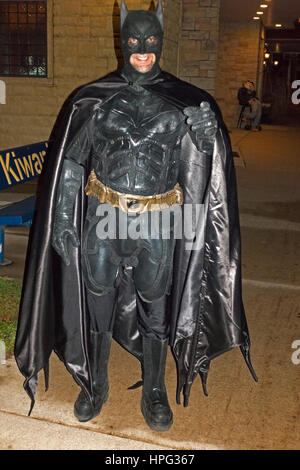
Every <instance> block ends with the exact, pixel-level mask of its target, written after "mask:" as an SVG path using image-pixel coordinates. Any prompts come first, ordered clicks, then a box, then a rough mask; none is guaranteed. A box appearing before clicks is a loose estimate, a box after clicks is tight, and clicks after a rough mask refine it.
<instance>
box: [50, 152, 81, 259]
mask: <svg viewBox="0 0 300 470" xmlns="http://www.w3.org/2000/svg"><path fill="white" fill-rule="evenodd" d="M82 175H83V168H82V167H81V166H80V165H78V164H77V163H75V162H73V161H70V160H65V161H64V163H63V168H62V172H61V177H60V181H59V187H58V194H57V203H56V209H55V216H54V224H53V231H52V246H53V248H54V249H55V251H56V252H57V253H58V255H59V256H60V257H61V258H62V260H63V262H64V263H65V264H66V265H67V266H69V265H70V256H69V252H68V238H70V240H71V242H72V245H73V246H74V247H78V246H79V238H78V234H77V231H76V228H75V226H74V224H73V211H74V203H75V199H76V196H77V193H78V190H79V188H80V186H81V178H82Z"/></svg>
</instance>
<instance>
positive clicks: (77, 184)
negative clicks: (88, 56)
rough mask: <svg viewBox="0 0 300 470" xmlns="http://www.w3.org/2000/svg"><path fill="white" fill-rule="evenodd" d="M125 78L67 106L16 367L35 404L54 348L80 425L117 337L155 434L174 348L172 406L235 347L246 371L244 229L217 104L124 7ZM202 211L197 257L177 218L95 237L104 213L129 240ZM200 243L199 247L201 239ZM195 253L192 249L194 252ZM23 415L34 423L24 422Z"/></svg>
mask: <svg viewBox="0 0 300 470" xmlns="http://www.w3.org/2000/svg"><path fill="white" fill-rule="evenodd" d="M121 40H122V50H123V55H124V67H123V69H122V70H121V71H120V72H119V71H118V72H113V73H111V74H109V75H108V76H106V77H104V78H103V79H100V80H98V81H95V82H93V83H91V84H88V85H86V86H84V87H82V88H81V89H80V90H79V91H77V92H76V94H75V96H73V98H72V101H71V103H70V105H69V108H68V111H67V112H66V113H65V114H64V117H63V121H62V122H60V124H59V126H58V134H59V135H57V136H56V139H55V142H54V143H53V144H52V148H51V151H50V152H49V154H48V159H47V165H46V166H45V168H44V171H43V174H42V177H41V181H40V188H41V190H40V192H39V196H38V198H37V206H36V214H35V218H34V222H33V226H32V230H31V235H30V239H29V246H28V252H27V260H26V267H25V275H24V283H23V292H22V299H21V305H20V315H19V324H18V330H17V337H16V343H15V357H16V361H17V364H18V366H19V369H20V371H21V372H22V374H23V375H24V376H25V379H26V380H25V382H24V388H25V390H26V391H27V393H28V394H29V396H30V397H31V400H32V405H31V410H32V407H33V405H34V397H35V392H36V387H37V376H38V372H39V371H40V370H41V369H44V372H45V378H46V386H47V384H48V362H49V357H50V355H51V352H52V350H54V351H55V352H56V353H57V354H58V356H59V357H60V359H61V360H62V361H63V362H64V363H65V365H66V367H67V369H68V371H69V372H70V373H71V374H72V375H73V377H74V379H75V380H76V382H77V383H78V384H79V385H80V386H81V389H82V391H81V392H80V394H79V396H78V398H77V400H76V402H75V406H74V413H75V416H76V417H77V418H78V419H79V420H80V421H88V420H90V419H92V418H93V417H94V416H96V415H97V414H99V413H100V411H101V408H102V406H103V404H104V403H105V401H106V400H107V398H108V391H109V382H108V373H107V366H108V360H109V353H110V346H111V341H112V338H114V339H115V340H116V341H118V342H119V343H120V344H121V345H122V346H123V347H124V348H125V349H126V350H127V351H129V352H131V353H132V354H133V355H135V356H136V357H137V359H139V361H140V363H141V366H142V376H143V377H142V378H143V381H142V384H143V391H142V400H141V410H142V413H143V415H144V418H145V420H146V423H147V424H148V425H149V426H150V428H151V429H153V430H157V431H165V430H167V429H169V428H170V427H171V425H172V422H173V413H172V410H171V409H170V406H169V402H168V397H167V392H166V387H165V381H164V373H165V362H166V355H167V349H168V345H169V344H170V346H171V348H172V352H173V354H174V357H175V360H176V364H177V372H178V386H177V402H178V403H180V395H181V393H182V392H183V395H184V405H185V406H187V405H188V399H189V394H190V388H191V385H192V383H193V381H194V379H195V378H196V376H197V375H198V374H200V377H201V380H202V385H203V390H204V393H205V394H207V391H206V379H207V374H208V369H209V365H210V362H211V360H212V359H213V358H214V357H216V356H217V355H219V354H221V353H223V352H225V351H228V350H230V349H232V348H233V347H236V346H239V347H240V348H241V351H242V353H243V355H244V358H245V360H246V362H247V364H248V366H249V368H250V371H251V373H252V375H253V377H254V378H255V379H256V376H255V373H254V371H253V369H252V366H251V362H250V356H249V349H250V340H249V334H248V328H247V322H246V318H245V313H244V308H243V302H242V295H241V261H240V229H239V218H238V206H237V196H236V180H235V171H234V166H233V160H232V152H231V147H230V140H229V137H228V134H227V130H226V127H225V125H224V123H223V120H222V116H221V113H220V111H219V109H218V106H217V105H216V103H215V101H214V100H213V98H212V97H211V96H210V95H209V94H208V93H206V92H204V91H203V90H201V89H199V88H196V87H194V86H193V85H191V84H188V83H185V82H183V81H181V80H179V79H177V78H176V77H174V76H172V75H170V74H168V73H166V72H163V71H161V69H160V67H159V59H160V55H161V50H162V42H163V11H162V5H161V1H159V3H158V6H157V9H156V11H155V12H150V11H131V12H129V11H128V10H127V7H126V5H125V2H124V0H123V1H122V6H121ZM197 205H198V206H199V205H201V207H202V210H201V211H200V215H199V214H198V216H197V217H196V219H195V220H196V222H195V234H194V235H195V237H194V239H197V240H199V239H200V240H201V242H200V243H199V242H198V246H197V248H196V249H193V248H192V249H191V247H190V246H189V245H188V244H187V241H188V240H187V238H186V234H185V233H183V236H182V237H180V238H178V239H177V238H176V237H175V222H174V217H173V218H172V214H171V217H170V221H171V222H170V227H169V231H168V236H167V237H165V236H164V234H163V228H164V227H163V228H162V229H160V230H158V233H156V235H157V236H153V234H150V231H149V230H148V232H147V231H146V233H143V236H142V237H139V238H134V237H133V238H130V237H127V238H123V237H120V236H116V237H114V238H106V237H105V236H101V235H99V224H101V222H103V220H104V212H103V209H104V208H105V209H106V211H108V212H110V211H109V208H113V210H114V211H115V215H116V216H117V217H116V219H117V220H121V219H120V216H121V215H122V214H123V215H124V214H126V215H127V218H126V223H127V228H128V227H129V225H130V224H131V223H133V222H135V220H136V219H137V217H139V216H140V215H141V214H143V215H146V217H150V216H153V214H154V213H155V212H156V214H158V215H159V217H162V215H163V214H164V213H165V212H166V211H169V212H170V213H172V210H173V209H175V208H176V207H177V208H178V207H181V208H182V213H183V215H184V214H185V212H187V207H189V206H197ZM200 234H202V238H201V237H200V236H199V235H200ZM188 246H189V248H188ZM31 410H30V411H31Z"/></svg>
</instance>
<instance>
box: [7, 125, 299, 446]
mask: <svg viewBox="0 0 300 470" xmlns="http://www.w3.org/2000/svg"><path fill="white" fill-rule="evenodd" d="M231 139H232V143H233V148H234V150H235V151H237V152H239V153H240V155H242V161H243V162H244V164H240V162H241V161H240V160H238V159H235V163H236V169H237V178H238V187H239V205H240V216H241V229H242V241H243V243H242V249H243V291H244V303H245V309H246V313H247V319H248V324H249V330H250V333H251V340H252V360H253V364H254V367H255V370H256V373H257V375H258V377H259V383H258V384H256V383H254V382H253V380H252V378H251V376H250V374H249V372H248V370H247V368H246V366H245V364H244V362H243V359H242V357H241V354H240V351H239V350H234V351H231V352H228V353H226V354H224V355H222V356H220V357H218V358H216V359H215V360H214V361H213V363H212V367H211V371H210V374H209V379H208V392H209V397H208V398H206V397H204V396H203V393H202V388H201V385H200V381H199V380H198V379H197V380H196V382H195V384H194V385H193V388H192V393H191V400H190V405H189V407H188V408H183V406H178V405H176V403H175V389H176V370H175V365H174V360H173V358H172V356H171V354H169V356H168V360H167V371H166V376H167V388H168V393H169V399H170V404H171V407H172V409H173V412H174V425H173V427H172V428H171V430H170V431H168V432H166V433H155V432H152V431H151V430H150V429H149V428H148V427H147V426H146V424H145V423H144V420H143V417H142V415H141V412H140V409H139V402H140V394H141V389H138V390H127V388H128V387H129V386H130V385H132V384H133V383H135V382H136V381H137V380H139V378H140V371H139V365H138V364H137V361H136V360H135V359H134V358H133V357H131V356H130V355H129V354H126V352H125V351H124V350H122V349H121V348H120V347H119V346H118V345H117V344H116V343H114V344H113V347H112V355H111V360H110V364H109V372H110V386H111V391H110V397H109V400H108V402H107V403H106V405H105V406H104V408H103V411H102V412H101V414H100V415H99V416H98V417H97V418H95V419H93V420H92V421H91V422H88V423H85V424H81V423H79V422H78V421H77V420H76V419H75V418H74V416H73V403H74V401H75V399H76V397H77V394H78V391H79V389H78V386H77V385H76V384H75V383H74V382H73V379H72V377H71V376H70V375H69V373H68V372H67V371H66V370H65V368H64V366H63V364H62V363H61V362H60V361H59V360H58V359H57V358H56V356H54V355H53V357H52V359H51V364H50V388H49V391H48V392H47V393H45V392H44V390H43V377H42V375H41V377H40V384H39V389H38V394H37V402H36V406H35V408H34V410H33V413H32V415H31V417H30V418H28V417H27V416H26V415H27V412H28V408H29V400H28V398H27V395H26V394H25V392H24V391H23V388H22V381H23V379H22V376H21V375H20V373H19V372H18V370H17V367H16V365H15V362H14V361H13V360H9V361H8V363H7V365H5V366H3V365H2V366H1V365H0V448H2V449H12V448H14V449H104V450H110V449H128V450H133V449H153V450H155V449H185V450H187V449H189V450H193V449H299V448H300V424H299V422H300V420H299V414H300V409H299V403H300V400H299V390H300V374H299V372H300V364H297V358H300V352H299V354H298V356H297V354H295V353H296V352H297V351H296V350H295V349H293V347H292V345H293V343H294V342H295V341H297V340H299V341H300V315H299V312H300V267H299V259H300V258H299V255H300V245H299V230H300V212H299V200H300V185H299V177H300V155H297V153H296V152H297V149H299V148H300V130H299V129H295V128H288V127H284V126H280V127H279V126H278V127H275V128H274V127H273V126H264V129H263V131H262V132H259V133H251V132H245V131H241V130H232V133H231ZM298 153H299V151H298ZM4 196H5V197H9V196H8V194H4V195H3V194H1V197H4ZM12 232H13V233H9V232H8V233H7V257H9V258H11V259H14V257H15V255H16V249H15V248H16V246H20V245H21V246H22V248H21V251H20V253H19V254H18V266H19V267H18V269H16V271H18V273H17V274H15V272H14V271H13V269H14V265H12V266H11V267H8V268H5V270H3V271H0V275H5V276H9V277H18V276H19V277H20V278H21V277H22V272H23V271H22V269H23V264H24V253H25V250H26V240H27V238H26V233H25V234H24V233H23V234H18V233H16V231H15V230H12ZM24 235H25V236H24ZM20 242H21V243H20ZM22 250H23V251H22ZM21 252H22V253H23V254H22V253H21ZM16 264H17V263H16ZM15 268H16V266H15ZM0 269H1V268H0Z"/></svg>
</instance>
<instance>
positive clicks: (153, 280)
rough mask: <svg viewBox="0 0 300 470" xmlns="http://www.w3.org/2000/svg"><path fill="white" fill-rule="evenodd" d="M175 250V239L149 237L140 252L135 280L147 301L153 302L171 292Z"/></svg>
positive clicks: (135, 270) (139, 291) (137, 288)
mask: <svg viewBox="0 0 300 470" xmlns="http://www.w3.org/2000/svg"><path fill="white" fill-rule="evenodd" d="M173 252H174V240H173V239H167V240H163V239H159V240H151V239H149V240H147V241H146V243H145V245H144V247H143V249H142V250H141V252H140V253H139V256H138V265H137V267H136V268H135V269H134V282H135V287H136V290H137V292H138V294H139V296H140V297H141V299H143V300H144V301H145V302H152V301H154V300H157V299H160V298H161V297H163V296H164V295H166V294H168V293H169V288H170V284H171V281H172V267H173Z"/></svg>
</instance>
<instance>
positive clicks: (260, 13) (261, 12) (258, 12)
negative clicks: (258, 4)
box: [256, 11, 264, 15]
mask: <svg viewBox="0 0 300 470" xmlns="http://www.w3.org/2000/svg"><path fill="white" fill-rule="evenodd" d="M256 14H257V15H263V14H264V12H263V11H257V12H256Z"/></svg>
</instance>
